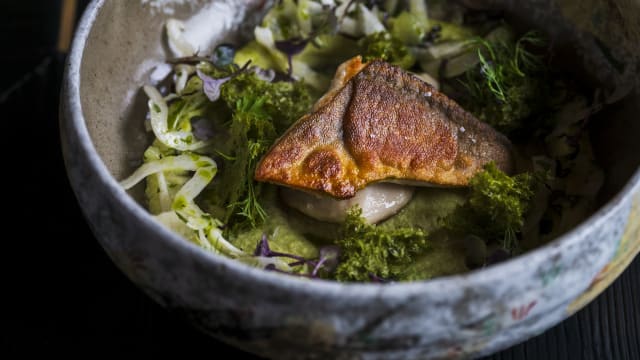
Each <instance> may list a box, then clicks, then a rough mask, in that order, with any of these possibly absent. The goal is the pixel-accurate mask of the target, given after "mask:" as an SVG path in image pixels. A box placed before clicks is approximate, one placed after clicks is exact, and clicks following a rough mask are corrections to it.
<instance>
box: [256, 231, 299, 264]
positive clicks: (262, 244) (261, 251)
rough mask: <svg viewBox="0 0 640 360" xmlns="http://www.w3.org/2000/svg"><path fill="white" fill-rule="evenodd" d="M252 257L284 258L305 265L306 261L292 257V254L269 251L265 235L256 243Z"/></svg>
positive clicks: (296, 256) (295, 256)
mask: <svg viewBox="0 0 640 360" xmlns="http://www.w3.org/2000/svg"><path fill="white" fill-rule="evenodd" d="M253 255H254V256H264V257H285V258H289V259H293V260H297V261H298V262H302V263H306V262H307V261H308V260H307V259H305V258H303V257H302V256H298V255H294V254H286V253H281V252H277V251H273V250H271V248H270V247H269V239H268V238H267V235H266V234H262V238H261V239H260V241H259V242H258V246H256V249H255V250H254V252H253Z"/></svg>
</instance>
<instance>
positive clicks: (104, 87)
mask: <svg viewBox="0 0 640 360" xmlns="http://www.w3.org/2000/svg"><path fill="white" fill-rule="evenodd" d="M160 3H163V1H154V0H127V1H117V0H116V1H106V0H96V1H93V2H92V3H91V4H90V5H89V7H88V9H87V10H86V13H85V14H84V17H83V18H82V21H81V22H80V25H79V28H78V30H77V34H76V38H75V42H74V44H73V50H72V52H71V53H70V55H69V60H68V67H67V69H66V75H65V81H64V94H63V96H62V107H61V109H62V110H61V115H62V116H61V119H62V120H61V131H62V138H63V147H64V149H63V150H64V155H65V159H66V165H67V170H68V174H69V177H70V179H71V182H72V185H73V188H74V190H75V192H76V195H77V198H78V201H79V203H80V205H81V207H82V209H83V211H84V213H85V215H86V217H87V219H88V222H89V223H90V224H91V227H92V229H93V231H94V233H95V236H96V238H97V239H98V241H99V242H100V243H101V245H102V246H103V247H104V249H105V251H106V252H107V253H108V254H109V256H110V257H111V259H112V260H113V262H114V263H115V264H116V265H117V266H118V267H119V268H120V269H121V270H122V271H123V272H124V273H125V274H126V275H127V276H128V277H129V278H130V279H131V280H132V281H133V282H134V283H135V284H137V285H138V286H139V287H140V288H142V289H143V290H144V291H145V292H146V293H147V294H149V296H151V297H152V298H153V299H155V300H156V301H157V302H159V303H160V304H162V305H164V306H166V307H167V308H168V309H170V310H172V311H177V312H179V313H181V314H182V315H184V316H185V317H187V318H188V319H190V320H191V321H193V323H194V324H195V325H197V326H198V327H199V328H201V329H202V330H203V331H205V332H207V333H209V334H211V335H213V336H215V337H217V338H219V339H222V340H224V341H226V342H228V343H230V344H233V345H235V346H238V347H241V348H243V349H245V350H247V351H250V352H253V353H256V354H260V355H262V356H267V357H272V358H278V359H288V358H291V359H294V358H295V359H299V358H327V359H332V358H334V359H342V358H345V359H346V358H366V359H378V358H380V359H382V358H412V359H418V358H429V359H431V358H460V357H465V358H466V357H475V356H480V355H484V354H488V353H491V352H494V351H497V350H499V349H503V348H506V347H508V346H510V345H513V344H515V343H517V342H521V341H524V340H526V339H527V338H529V337H532V336H534V335H537V334H539V333H541V332H543V331H544V330H545V329H548V328H549V327H551V326H553V325H554V324H556V323H558V322H560V321H562V320H563V319H565V318H566V317H568V316H569V315H571V314H572V313H573V312H575V311H577V310H578V309H580V308H581V307H582V306H584V305H585V304H586V303H587V302H589V301H590V300H592V299H593V298H594V297H595V296H596V295H597V294H598V293H600V292H601V291H602V290H603V289H604V288H605V287H606V286H607V285H608V284H610V283H611V282H612V281H613V280H614V279H615V278H616V277H617V276H618V275H619V274H620V273H621V272H622V270H623V269H624V268H625V267H626V266H627V265H628V264H629V263H630V262H631V260H632V259H633V257H634V256H635V255H636V254H637V253H638V251H639V250H640V233H639V232H640V230H639V228H640V171H638V163H639V162H640V155H638V154H640V146H639V144H640V142H639V141H637V138H638V137H639V136H640V121H638V119H637V114H638V113H640V105H639V104H640V97H639V96H638V94H639V92H638V91H637V82H635V83H632V84H631V85H628V86H631V88H633V87H636V89H635V90H632V91H631V94H630V95H626V94H629V89H630V88H629V87H627V88H626V90H625V91H624V92H623V95H625V96H626V97H625V99H623V100H622V101H621V102H618V103H617V104H616V105H613V106H612V107H610V108H609V109H607V110H606V111H605V112H604V113H603V114H602V115H601V116H600V118H604V120H602V119H600V122H599V124H600V125H596V126H595V130H594V131H593V132H594V144H596V152H597V153H598V156H599V158H600V159H601V162H602V164H603V166H604V167H605V171H606V174H607V182H606V185H605V190H604V191H603V194H604V195H603V197H602V199H603V201H602V203H603V205H602V206H601V207H600V208H599V210H598V211H597V212H595V213H594V214H593V215H592V216H590V217H589V218H588V219H586V220H585V221H584V222H582V223H581V224H580V225H579V226H577V227H576V228H575V229H573V230H572V231H570V232H569V233H567V234H565V235H563V236H561V237H560V238H558V239H556V240H555V241H553V242H551V243H550V244H548V245H545V246H543V247H540V248H538V249H536V250H534V251H531V252H528V253H526V254H524V255H522V256H519V257H517V258H514V259H512V260H509V261H506V262H504V263H501V264H498V265H494V266H491V267H488V268H486V269H483V270H479V271H474V272H471V273H468V274H464V275H457V276H449V277H443V278H438V279H435V280H432V281H424V282H413V283H393V284H387V285H378V284H343V283H338V282H330V281H323V280H317V281H315V280H314V281H311V280H303V279H299V278H296V277H292V276H286V275H281V274H276V273H273V272H267V271H263V270H259V269H255V268H250V267H247V266H245V265H243V264H240V263H238V262H235V261H233V260H229V259H226V258H224V257H220V256H217V255H215V254H211V253H207V252H205V251H203V250H201V249H200V248H198V247H196V246H195V245H192V244H191V243H189V242H187V241H185V240H184V239H182V238H180V237H178V236H177V235H175V234H173V233H172V232H170V231H168V230H167V229H165V228H164V227H163V226H161V225H160V224H159V223H157V222H156V221H155V220H154V218H153V217H151V216H150V215H149V214H148V213H147V211H146V210H145V209H144V207H143V206H141V204H140V202H139V201H137V200H136V199H137V198H138V199H139V197H137V194H128V193H127V192H125V191H124V190H123V189H122V188H121V187H120V186H119V185H118V180H121V179H122V178H124V177H125V176H126V175H128V174H129V173H130V172H131V170H132V169H133V168H134V167H135V165H137V164H138V161H139V159H140V156H141V154H142V151H143V149H144V148H145V147H146V146H147V145H148V143H149V139H148V138H147V136H146V135H145V132H144V129H143V126H142V121H141V119H143V118H144V116H145V101H146V99H145V97H144V95H143V94H142V93H141V91H140V87H141V86H142V85H144V84H145V83H147V82H148V81H149V74H150V73H151V72H152V70H153V68H154V67H155V66H156V65H157V64H159V63H161V62H162V60H163V59H165V58H166V57H167V52H166V50H167V49H166V48H165V47H164V46H163V43H164V39H163V31H162V28H163V24H164V22H165V21H166V19H167V18H168V17H170V16H174V17H178V18H182V19H186V18H189V17H190V16H191V15H193V14H195V13H196V12H197V11H199V10H202V9H205V10H206V11H208V13H207V14H209V15H210V16H213V17H211V18H207V17H202V16H201V17H200V18H198V19H195V20H193V19H192V20H193V21H194V22H195V23H198V22H199V23H200V24H206V25H207V26H208V28H209V30H210V32H209V33H208V36H209V38H206V39H204V38H203V39H200V40H201V41H202V45H201V46H203V47H204V48H207V47H210V46H211V45H212V44H215V43H216V42H219V41H223V40H224V41H238V36H237V34H246V33H247V32H246V31H247V29H251V28H252V26H253V24H255V23H256V21H257V19H259V16H260V14H261V13H262V12H263V11H264V9H265V7H266V6H268V4H267V2H265V1H251V0H245V1H176V0H173V1H172V0H167V1H164V3H165V5H166V6H165V7H162V6H160ZM494 3H496V1H494ZM498 3H499V2H498ZM552 3H555V4H556V5H553V4H552ZM564 3H566V2H563V1H555V2H553V1H544V0H536V1H525V2H517V1H515V2H510V1H504V2H503V4H502V5H503V6H504V7H506V8H507V10H508V11H511V12H513V13H514V14H515V15H516V16H517V15H518V14H526V16H525V17H522V18H523V19H526V21H530V22H532V23H535V24H538V25H541V26H548V25H549V24H556V25H557V27H558V29H559V30H558V31H555V30H554V31H552V33H554V34H555V35H556V36H557V39H558V41H559V42H562V41H569V40H571V41H573V45H574V47H573V49H574V50H576V51H574V53H577V54H578V58H579V57H580V55H581V54H583V55H584V54H587V53H588V52H589V51H590V50H592V48H593V46H591V45H590V44H592V43H593V42H594V41H595V40H594V39H599V38H598V35H597V34H598V32H597V28H596V25H594V24H592V23H590V22H588V21H587V22H584V21H583V22H575V21H574V22H573V23H571V20H568V19H572V18H571V16H569V15H570V13H571V11H574V12H576V13H579V11H578V10H579V7H578V8H576V9H574V8H572V7H571V6H570V5H567V9H565V8H562V9H560V10H557V12H552V15H551V17H550V16H549V15H548V14H549V12H548V11H546V12H545V11H541V10H540V9H541V8H542V7H544V6H547V7H552V6H564V5H563V4H564ZM574 3H575V2H574ZM590 3H594V4H598V2H597V1H595V2H593V1H591V2H590ZM604 3H607V2H604ZM627 3H628V2H627ZM558 4H560V5H558ZM569 4H570V3H569ZM580 4H582V2H580ZM627 6H632V5H627ZM606 9H608V10H607V11H609V12H607V13H606V14H605V15H606V16H604V17H601V18H600V19H598V22H599V23H600V26H605V27H607V29H609V27H610V26H614V25H615V24H619V22H620V21H622V20H620V19H621V18H626V17H625V16H627V15H628V14H627V12H628V11H637V9H635V8H633V9H630V10H629V9H627V12H625V14H618V13H611V12H612V11H614V10H612V8H610V7H607V8H606ZM206 11H205V12H206ZM557 13H559V14H560V15H558V14H557ZM567 14H569V15H567ZM636 14H638V13H637V12H636ZM618 15H620V16H622V17H620V16H618ZM554 16H555V17H554ZM607 16H608V17H607ZM637 18H638V17H637V16H636V17H633V16H631V19H637ZM623 20H624V19H623ZM593 21H595V20H593ZM603 22H604V23H603ZM612 24H614V25H612ZM615 26H619V25H615ZM594 29H595V30H594ZM594 34H595V35H594ZM629 34H631V33H629ZM200 35H201V34H200ZM194 36H199V35H198V34H194ZM607 36H610V35H607ZM629 36H631V35H629ZM563 39H564V40H563ZM603 41H604V44H608V43H611V41H614V40H611V39H606V38H605V40H603ZM601 42H602V41H601ZM616 44H618V45H616V46H619V44H620V42H617V43H616ZM599 45H602V44H599ZM605 49H606V47H605ZM201 50H203V49H201ZM615 50H616V51H614V52H613V55H614V56H618V58H617V60H616V61H618V62H619V63H618V64H617V65H620V63H622V64H623V65H625V64H627V65H628V64H634V62H633V61H636V60H637V58H635V57H633V56H632V55H628V54H630V53H628V52H627V53H625V52H623V51H620V52H618V51H617V50H619V49H618V48H616V49H615ZM603 53H604V52H603ZM625 54H627V55H625ZM631 54H633V53H631ZM605 55H606V54H605ZM609 55H611V53H610V54H609ZM636 55H637V53H636ZM621 56H627V57H626V58H621ZM603 59H604V60H603ZM582 60H583V62H584V64H589V63H597V62H598V61H602V62H603V64H604V65H601V66H603V67H602V68H600V70H601V71H600V72H599V73H598V74H597V75H596V76H594V81H607V80H611V81H612V82H614V83H615V81H617V80H620V79H626V78H628V77H629V76H630V75H629V74H628V73H624V71H626V70H624V69H627V70H628V69H629V68H632V69H633V66H628V67H626V68H624V69H623V70H624V71H623V72H619V73H617V72H616V66H615V65H616V64H615V63H613V62H607V61H609V60H610V59H608V58H606V57H603V58H598V57H597V56H594V57H589V56H586V55H585V56H584V58H583V59H582ZM611 61H613V60H611ZM624 61H627V62H624ZM611 64H613V65H614V66H613V67H612V66H611ZM607 65H610V66H609V68H605V67H606V66H607ZM635 69H637V68H635ZM618 70H619V69H618ZM607 71H610V73H608V72H607ZM625 74H626V75H625ZM616 76H617V77H616ZM601 78H602V79H601ZM636 79H637V78H636ZM614 90H616V89H612V90H611V91H614ZM620 91H622V90H620ZM620 97H622V95H621V96H620ZM603 121H604V122H603ZM603 124H604V125H603ZM87 240H88V241H93V240H91V239H87Z"/></svg>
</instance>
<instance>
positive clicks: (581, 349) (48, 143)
mask: <svg viewBox="0 0 640 360" xmlns="http://www.w3.org/2000/svg"><path fill="white" fill-rule="evenodd" d="M80 3H81V4H82V3H83V2H82V1H81V2H80ZM36 5H38V6H36ZM56 11H59V1H42V2H33V1H31V2H29V1H27V2H25V1H22V2H19V1H11V0H5V1H3V2H2V4H0V18H2V20H3V21H0V24H2V25H0V34H1V35H0V36H1V38H0V39H2V40H3V44H5V45H6V44H10V45H11V46H4V47H3V50H2V52H0V65H2V69H3V70H4V71H3V72H2V76H1V77H0V80H1V82H0V110H1V112H0V113H1V114H2V121H3V123H4V124H5V127H4V130H5V135H4V136H3V139H4V140H3V141H4V143H3V145H4V146H3V148H4V150H5V151H4V152H5V156H4V157H5V158H7V157H8V158H9V162H8V165H7V166H6V167H5V168H4V170H3V173H2V177H3V178H4V181H3V184H5V183H7V181H8V184H7V185H5V186H3V189H4V190H5V201H4V202H3V203H4V204H5V209H4V210H5V211H8V212H10V213H11V215H9V217H8V219H9V220H8V221H7V218H5V219H3V225H4V227H5V230H6V231H7V232H6V234H12V235H11V236H3V243H4V244H5V246H4V247H3V251H2V255H3V256H2V259H3V261H2V262H1V263H2V270H3V271H2V275H3V276H2V279H4V282H3V285H4V286H3V287H2V289H3V290H2V292H1V294H2V296H1V297H0V301H1V302H0V303H1V304H2V305H3V306H2V309H3V310H2V313H1V315H2V317H1V318H0V319H1V321H0V328H1V329H2V330H1V331H0V336H1V337H0V344H2V347H0V349H1V350H0V352H1V353H9V354H22V355H24V354H27V353H30V352H42V351H44V352H47V353H49V354H73V353H79V354H90V353H87V352H86V351H83V350H82V349H91V350H92V351H93V352H94V353H95V352H101V351H105V352H107V351H108V352H116V353H120V354H147V355H153V354H158V355H163V354H167V353H173V352H181V353H184V354H187V353H196V352H197V353H199V354H204V356H206V357H207V358H249V359H251V358H255V357H252V356H250V355H247V354H245V353H243V352H241V351H240V350H237V349H233V348H230V347H228V346H226V345H224V344H222V343H220V342H218V341H216V340H213V339H210V338H208V337H206V336H204V335H202V334H201V333H199V332H198V331H197V330H195V329H194V328H192V327H191V326H190V325H189V324H187V323H185V322H184V321H183V320H182V319H180V318H176V317H175V316H174V315H172V314H170V313H168V312H166V311H165V310H164V309H162V308H161V307H159V306H158V305H156V304H155V303H153V302H152V301H151V300H150V299H148V298H147V297H146V296H145V295H144V294H142V293H141V292H140V291H139V290H138V289H137V288H135V287H134V286H133V285H132V284H131V283H130V282H129V281H128V280H127V279H126V278H125V277H124V275H122V274H121V273H120V272H119V271H118V270H117V269H116V268H115V267H114V266H113V265H112V263H111V261H110V260H109V259H108V258H107V256H106V255H105V254H104V252H103V251H102V249H101V248H100V247H99V245H98V244H97V242H96V241H95V239H94V237H93V235H92V234H91V232H90V230H89V228H88V226H87V225H86V223H85V221H84V219H83V217H82V215H81V213H80V210H79V209H78V206H77V205H76V202H75V198H74V196H73V193H72V191H71V189H70V187H69V184H68V182H67V179H66V175H65V171H64V166H63V161H62V156H61V153H60V142H59V137H58V125H57V120H58V119H57V102H58V95H59V94H58V89H59V81H60V76H61V69H62V61H63V57H62V56H61V55H59V54H56V52H55V51H54V48H55V42H56V36H55V34H56V33H55V29H56V26H57V24H56V21H53V20H51V19H50V17H51V16H52V14H55V12H56ZM29 156H32V158H31V159H32V160H31V161H26V160H25V159H27V158H28V157H29ZM16 185H17V186H16ZM25 221H27V222H29V221H30V222H31V223H30V224H29V223H28V224H27V225H22V224H24V223H25ZM7 229H10V230H7ZM7 245H8V246H7ZM201 356H202V355H201ZM3 358H4V357H3ZM487 359H594V360H600V359H628V360H638V359H640V258H638V259H636V260H635V261H634V263H633V264H632V265H631V267H630V268H629V269H628V270H627V271H626V272H625V273H624V274H623V275H622V276H621V277H620V278H619V279H618V280H617V281H616V282H615V283H614V284H613V285H612V286H611V287H610V288H609V289H608V290H606V291H605V292H604V293H603V294H602V295H601V296H600V297H598V299H597V300H596V301H595V302H593V303H592V304H590V305H589V306H587V307H586V308H585V309H583V310H582V311H580V312H578V313H577V314H576V315H574V316H572V317H571V318H569V319H568V320H566V321H564V322H562V323H561V324H559V325H558V326H556V327H554V328H552V329H550V330H548V331H547V332H545V333H543V334H541V335H540V336H538V337H535V338H533V339H531V340H529V341H527V342H525V343H523V344H520V345H517V346H515V347H513V348H511V349H507V350H505V351H503V352H501V353H498V354H495V355H493V356H491V357H488V358H487Z"/></svg>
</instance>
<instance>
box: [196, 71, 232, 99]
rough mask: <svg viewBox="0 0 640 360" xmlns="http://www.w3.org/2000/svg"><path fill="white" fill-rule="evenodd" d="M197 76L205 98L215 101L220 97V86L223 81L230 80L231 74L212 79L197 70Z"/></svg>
mask: <svg viewBox="0 0 640 360" xmlns="http://www.w3.org/2000/svg"><path fill="white" fill-rule="evenodd" d="M197 73H198V77H199V78H200V79H201V80H202V83H203V85H202V90H203V91H204V94H205V95H207V98H208V99H209V100H211V101H217V100H218V99H219V98H220V88H221V87H222V85H224V83H226V82H227V81H229V80H231V76H226V77H223V78H220V79H214V78H212V77H211V76H209V75H207V74H205V73H204V72H202V71H200V69H198V70H197Z"/></svg>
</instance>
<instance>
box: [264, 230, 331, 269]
mask: <svg viewBox="0 0 640 360" xmlns="http://www.w3.org/2000/svg"><path fill="white" fill-rule="evenodd" d="M253 256H261V257H284V258H289V259H294V260H296V261H294V262H292V263H290V264H289V266H291V267H296V266H302V265H309V267H310V268H311V269H312V270H311V273H310V274H293V275H300V276H307V277H311V278H317V277H318V273H319V272H320V270H322V269H324V270H325V271H326V272H328V273H331V272H333V271H334V270H335V269H336V267H337V266H338V258H339V257H340V248H339V247H337V246H324V247H322V248H320V257H319V258H318V259H317V260H310V259H305V258H303V257H302V256H298V255H294V254H286V253H281V252H277V251H273V250H271V248H270V247H269V239H268V238H267V235H266V234H262V238H261V239H260V241H258V245H257V246H256V249H255V250H254V252H253ZM265 269H266V270H272V271H278V272H284V271H282V270H279V269H276V267H275V265H273V264H269V265H267V266H265ZM284 273H286V272H284Z"/></svg>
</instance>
